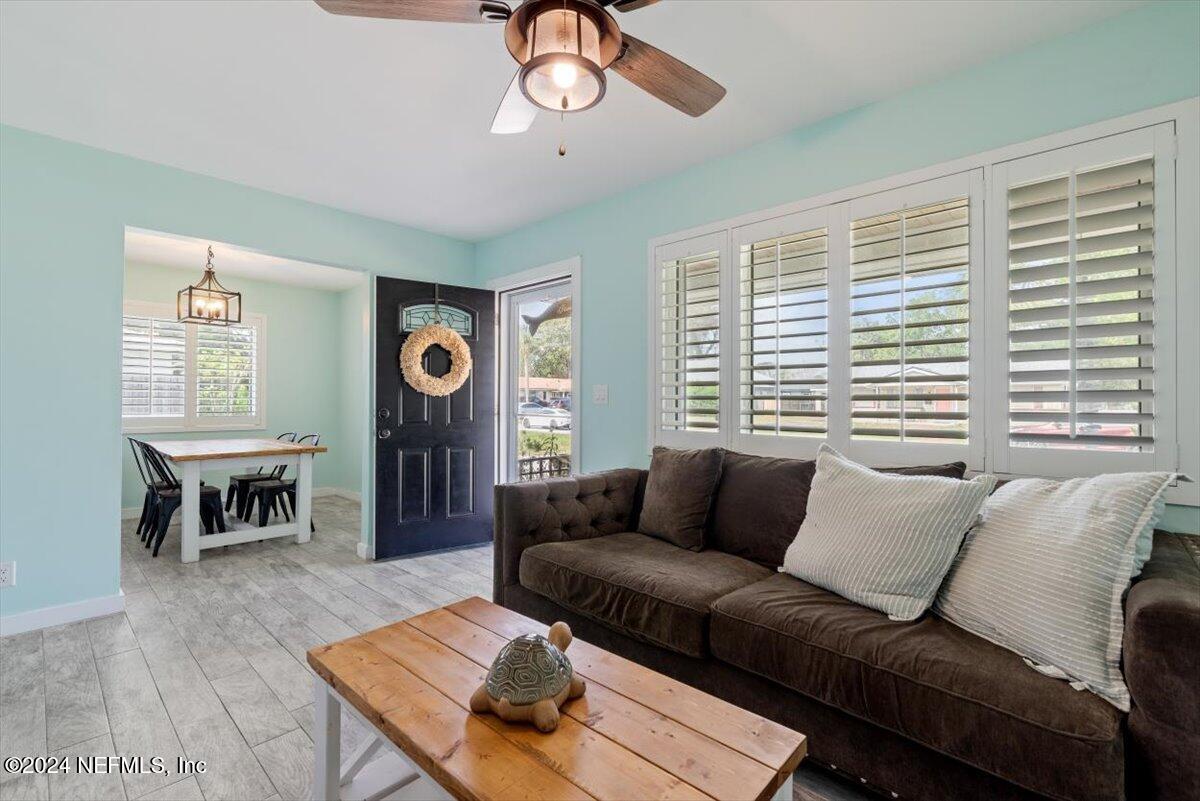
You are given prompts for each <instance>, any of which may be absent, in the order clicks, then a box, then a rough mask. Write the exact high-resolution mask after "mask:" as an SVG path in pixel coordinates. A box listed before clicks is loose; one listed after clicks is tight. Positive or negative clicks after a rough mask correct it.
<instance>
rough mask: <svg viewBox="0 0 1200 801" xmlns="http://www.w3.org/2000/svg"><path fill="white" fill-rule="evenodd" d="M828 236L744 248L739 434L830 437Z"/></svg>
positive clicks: (783, 239) (818, 234)
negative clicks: (828, 411) (828, 434)
mask: <svg viewBox="0 0 1200 801" xmlns="http://www.w3.org/2000/svg"><path fill="white" fill-rule="evenodd" d="M828 243H829V237H828V231H827V230H826V229H825V228H820V229H816V230H812V231H807V232H804V233H800V234H795V235H791V236H785V237H779V238H775V239H766V240H762V241H759V242H754V243H751V244H746V245H743V246H742V247H741V253H740V259H741V267H740V282H739V286H740V290H739V293H738V294H739V312H740V318H741V319H740V337H739V338H740V340H741V354H740V365H739V375H740V377H739V385H740V388H741V397H740V405H739V420H740V422H739V430H740V431H741V433H743V434H758V435H766V436H805V435H815V436H824V435H825V433H826V431H827V416H828V415H827V405H828V399H829V383H828V382H829V372H828V361H829V352H828V322H829V320H828V316H829V310H828V301H829V283H828V266H829V265H828V255H829V254H828V250H829V247H828Z"/></svg>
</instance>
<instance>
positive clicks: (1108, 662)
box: [934, 473, 1175, 712]
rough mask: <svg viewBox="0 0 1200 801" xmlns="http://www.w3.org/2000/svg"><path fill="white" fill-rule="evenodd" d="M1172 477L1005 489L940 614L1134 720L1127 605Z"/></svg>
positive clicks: (951, 578)
mask: <svg viewBox="0 0 1200 801" xmlns="http://www.w3.org/2000/svg"><path fill="white" fill-rule="evenodd" d="M1174 478H1175V476H1174V475H1173V474H1171V473H1115V474H1110V475H1102V476H1096V477H1094V478H1076V479H1071V480H1069V481H1049V480H1046V479H1035V478H1029V479H1019V480H1017V481H1011V482H1009V483H1008V484H1005V485H1004V486H1003V487H1001V488H1000V489H998V490H996V494H995V495H993V496H992V497H991V498H990V499H988V502H987V504H986V505H985V506H984V511H983V522H982V523H981V524H980V525H979V526H977V527H976V528H975V529H974V530H973V531H971V533H970V534H968V535H967V539H966V542H965V543H964V544H963V548H962V550H961V551H960V552H959V554H958V557H957V558H956V559H955V560H954V566H953V567H952V568H951V570H950V574H949V575H948V576H947V577H946V583H945V584H944V585H943V586H942V589H941V592H940V593H939V594H938V598H937V601H936V605H935V607H934V611H935V612H936V613H937V614H939V615H941V616H942V617H943V618H945V619H946V620H949V621H951V622H953V623H955V624H957V625H959V626H961V627H962V628H964V629H966V630H967V631H970V632H972V633H974V634H978V635H979V636H980V637H983V638H984V639H986V640H990V641H992V642H994V643H996V644H997V645H999V646H1001V647H1004V648H1007V649H1009V650H1010V651H1015V652H1017V653H1018V654H1020V655H1021V656H1023V657H1025V661H1026V662H1027V663H1028V664H1029V666H1030V667H1032V668H1034V669H1035V670H1038V671H1040V672H1042V673H1045V674H1047V675H1049V676H1054V677H1056V678H1064V679H1068V680H1070V681H1071V682H1072V684H1073V686H1075V687H1076V689H1088V690H1091V691H1092V692H1094V693H1096V694H1097V695H1099V696H1101V697H1102V698H1104V699H1106V700H1107V701H1109V702H1110V703H1112V704H1113V705H1114V706H1116V707H1117V708H1118V709H1120V710H1122V711H1125V712H1128V711H1129V690H1128V689H1127V688H1126V687H1125V679H1124V676H1122V674H1121V640H1122V635H1123V632H1124V627H1125V621H1124V612H1123V609H1122V606H1121V599H1122V597H1123V596H1124V594H1125V590H1127V589H1128V588H1129V581H1130V575H1131V574H1132V573H1133V572H1134V567H1135V555H1136V553H1137V550H1138V542H1139V540H1140V539H1142V538H1143V536H1144V533H1145V531H1146V530H1147V529H1153V526H1154V523H1155V522H1157V521H1156V515H1161V514H1162V508H1163V506H1162V504H1161V503H1160V500H1161V498H1162V494H1163V492H1164V491H1165V490H1166V488H1167V487H1168V486H1169V485H1170V483H1171V481H1172V480H1173V479H1174Z"/></svg>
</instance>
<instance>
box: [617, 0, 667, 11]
mask: <svg viewBox="0 0 1200 801" xmlns="http://www.w3.org/2000/svg"><path fill="white" fill-rule="evenodd" d="M657 2H658V0H613V2H612V3H611V6H612V7H613V8H615V9H616V10H617V11H637V10H638V9H639V8H645V7H646V6H652V5H654V4H655V3H657Z"/></svg>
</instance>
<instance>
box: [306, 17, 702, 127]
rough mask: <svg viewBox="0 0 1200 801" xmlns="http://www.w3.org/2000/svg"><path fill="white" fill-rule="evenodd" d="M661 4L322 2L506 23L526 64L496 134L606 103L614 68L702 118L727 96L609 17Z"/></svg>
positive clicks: (511, 48)
mask: <svg viewBox="0 0 1200 801" xmlns="http://www.w3.org/2000/svg"><path fill="white" fill-rule="evenodd" d="M656 2H658V0H524V2H522V3H521V4H520V5H519V6H517V9H516V11H513V10H512V9H511V8H509V6H508V4H507V3H503V2H500V0H316V3H317V5H319V6H320V7H321V8H323V9H325V10H326V11H328V12H330V13H331V14H342V15H347V16H353V17H380V18H385V19H411V20H427V21H430V22H475V23H488V22H503V23H504V43H505V45H507V46H508V52H509V53H511V54H512V57H513V58H514V59H516V61H517V63H518V64H520V65H521V66H520V69H519V70H517V74H516V75H515V76H513V79H512V82H511V83H510V84H509V86H508V91H507V92H505V95H504V99H503V100H501V101H500V108H498V109H497V110H496V116H495V117H494V118H493V120H492V133H499V134H510V133H521V132H523V131H526V130H528V129H529V126H530V125H531V124H533V120H534V118H535V117H536V116H537V113H538V110H539V109H545V110H547V111H553V112H575V111H583V110H584V109H589V108H591V107H592V106H594V105H596V104H597V103H599V102H600V100H601V99H602V98H603V97H604V90H605V85H606V82H605V78H604V71H605V70H606V69H608V68H609V67H612V69H613V70H614V71H615V72H617V74H619V75H621V76H623V77H624V78H625V79H626V80H628V81H631V82H632V83H633V84H634V85H635V86H638V87H639V88H641V89H643V90H645V91H647V92H649V93H650V94H652V95H654V96H655V97H657V98H658V99H659V100H661V101H663V102H664V103H666V104H668V105H670V106H673V107H675V108H677V109H679V110H680V111H682V112H683V113H685V114H690V115H691V116H693V117H699V116H700V115H701V114H703V113H704V112H706V111H708V110H709V109H710V108H712V107H713V106H715V105H716V104H717V103H718V102H719V101H720V100H721V98H722V97H724V96H725V88H724V87H723V86H721V85H720V84H719V83H717V82H716V81H714V80H713V79H711V78H709V77H708V76H707V75H704V74H703V73H701V72H699V71H698V70H695V69H693V68H692V67H689V66H688V65H687V64H684V63H683V62H682V61H680V60H679V59H677V58H674V57H673V56H669V55H667V54H666V53H664V52H663V51H661V50H659V49H658V48H657V47H654V46H653V45H648V44H646V43H645V42H643V41H642V40H641V39H637V38H634V37H633V36H630V35H629V34H627V33H624V32H622V31H621V28H620V26H618V25H617V21H616V20H615V19H613V16H612V15H611V14H609V13H608V9H609V8H615V9H616V10H617V11H624V12H628V11H636V10H638V9H639V8H645V7H646V6H649V5H653V4H654V3H656Z"/></svg>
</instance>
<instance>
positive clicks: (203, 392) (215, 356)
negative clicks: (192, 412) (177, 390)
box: [195, 325, 258, 418]
mask: <svg viewBox="0 0 1200 801" xmlns="http://www.w3.org/2000/svg"><path fill="white" fill-rule="evenodd" d="M195 329H196V416H197V417H199V418H227V417H234V418H238V417H241V418H253V417H254V416H255V411H256V410H257V408H258V399H257V398H256V397H255V390H256V387H255V384H256V383H257V382H256V381H255V378H256V377H257V374H258V369H257V366H256V365H255V360H256V358H257V353H258V331H257V330H256V329H255V328H254V326H250V325H229V326H211V325H198V326H195Z"/></svg>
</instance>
